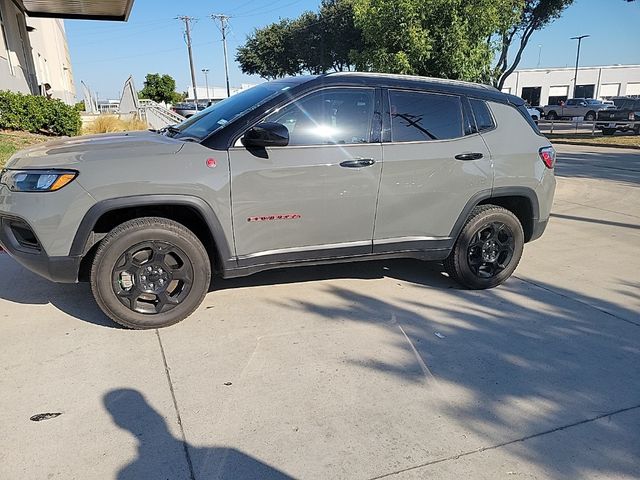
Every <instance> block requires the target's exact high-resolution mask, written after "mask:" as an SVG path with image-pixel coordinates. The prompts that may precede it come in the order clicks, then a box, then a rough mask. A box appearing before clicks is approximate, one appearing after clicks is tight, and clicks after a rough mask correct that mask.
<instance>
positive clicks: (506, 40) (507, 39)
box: [492, 0, 574, 89]
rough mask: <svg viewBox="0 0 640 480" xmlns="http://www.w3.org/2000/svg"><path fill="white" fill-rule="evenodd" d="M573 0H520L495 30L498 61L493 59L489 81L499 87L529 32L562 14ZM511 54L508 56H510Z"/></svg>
mask: <svg viewBox="0 0 640 480" xmlns="http://www.w3.org/2000/svg"><path fill="white" fill-rule="evenodd" d="M573 1H574V0H523V1H522V5H521V6H520V7H519V8H517V9H516V10H515V11H514V13H515V19H514V21H511V22H505V23H504V24H503V25H502V27H501V28H500V29H499V30H498V31H497V32H496V38H497V40H496V43H497V46H496V49H497V51H498V54H499V56H498V61H497V62H496V65H495V68H494V71H493V74H492V77H493V78H492V79H493V84H494V85H495V86H496V87H497V88H498V89H502V87H503V86H504V83H505V81H506V79H507V77H508V76H509V75H511V74H512V73H513V71H514V70H515V69H516V68H517V67H518V65H519V64H520V60H521V59H522V53H523V52H524V50H525V48H527V45H528V44H529V39H530V38H531V35H532V34H533V33H534V32H536V31H538V30H540V29H542V28H544V27H545V26H546V25H548V24H549V23H551V22H553V21H554V20H555V19H557V18H559V17H560V15H562V12H564V10H565V9H566V8H567V7H569V6H570V5H571V4H572V3H573ZM514 44H515V55H512V54H511V50H512V49H511V47H512V46H513V45H514ZM510 58H512V60H510Z"/></svg>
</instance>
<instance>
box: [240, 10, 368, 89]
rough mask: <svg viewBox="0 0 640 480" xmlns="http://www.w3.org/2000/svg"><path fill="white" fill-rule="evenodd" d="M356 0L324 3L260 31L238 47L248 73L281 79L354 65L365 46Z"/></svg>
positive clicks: (344, 68) (348, 67) (243, 66)
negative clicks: (357, 21)
mask: <svg viewBox="0 0 640 480" xmlns="http://www.w3.org/2000/svg"><path fill="white" fill-rule="evenodd" d="M353 4H354V1H353V0H324V1H323V2H322V3H321V5H320V9H319V11H318V12H317V13H316V12H305V13H303V14H302V15H301V16H300V17H298V18H297V19H294V20H290V19H283V20H280V21H279V22H277V23H273V24H271V25H268V26H266V27H264V28H260V29H256V30H255V31H254V32H253V34H252V35H250V36H249V37H248V38H247V41H246V42H245V44H244V45H242V46H241V47H239V48H238V51H237V54H236V60H237V61H238V63H239V64H240V67H241V69H242V71H243V72H244V73H248V74H254V75H260V76H262V77H264V78H279V77H284V76H287V75H296V74H300V73H304V72H309V73H313V74H320V73H324V72H327V71H329V70H335V71H341V70H347V69H350V68H352V67H353V66H354V62H353V58H354V52H356V51H358V50H359V49H360V48H361V45H362V36H361V33H360V30H359V29H358V28H356V26H355V24H354V15H353Z"/></svg>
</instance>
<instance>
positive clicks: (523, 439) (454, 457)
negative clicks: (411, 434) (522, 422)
mask: <svg viewBox="0 0 640 480" xmlns="http://www.w3.org/2000/svg"><path fill="white" fill-rule="evenodd" d="M637 409H640V405H634V406H632V407H627V408H621V409H619V410H615V411H613V412H608V413H603V414H601V415H598V416H596V417H591V418H586V419H584V420H580V421H578V422H574V423H569V424H567V425H562V426H560V427H556V428H552V429H550V430H545V431H544V432H538V433H534V434H532V435H527V436H525V437H521V438H517V439H515V440H509V441H508V442H503V443H498V444H496V445H490V446H488V447H481V448H478V449H476V450H470V451H468V452H463V453H459V454H458V455H452V456H450V457H445V458H438V459H436V460H432V461H430V462H425V463H421V464H420V465H415V466H413V467H407V468H403V469H400V470H396V471H394V472H390V473H385V474H383V475H379V476H377V477H371V478H370V479H369V480H379V479H381V478H389V477H392V476H394V475H399V474H401V473H405V472H410V471H412V470H417V469H419V468H424V467H428V466H430V465H435V464H438V463H444V462H449V461H451V460H458V459H459V458H462V457H468V456H470V455H475V454H476V453H482V452H486V451H489V450H497V449H498V448H502V447H506V446H509V445H513V444H514V443H520V442H526V441H527V440H531V439H533V438H538V437H542V436H545V435H549V434H551V433H556V432H560V431H562V430H567V429H569V428H573V427H578V426H580V425H584V424H587V423H591V422H595V421H597V420H600V419H602V418H606V417H612V416H614V415H618V414H620V413H625V412H630V411H632V410H637Z"/></svg>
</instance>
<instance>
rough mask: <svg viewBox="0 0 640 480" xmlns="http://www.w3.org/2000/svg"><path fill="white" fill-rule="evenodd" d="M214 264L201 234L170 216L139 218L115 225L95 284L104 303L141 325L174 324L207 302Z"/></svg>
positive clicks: (100, 255)
mask: <svg viewBox="0 0 640 480" xmlns="http://www.w3.org/2000/svg"><path fill="white" fill-rule="evenodd" d="M210 281H211V264H210V262H209V257H208V255H207V252H206V250H205V249H204V247H203V245H202V243H201V242H200V240H198V238H197V237H196V236H195V235H194V234H193V233H192V232H191V231H190V230H189V229H187V228H186V227H185V226H183V225H181V224H179V223H177V222H174V221H172V220H168V219H165V218H155V217H147V218H139V219H135V220H131V221H128V222H126V223H123V224H122V225H120V226H118V227H116V228H114V229H113V230H112V231H111V232H110V233H109V234H108V235H107V236H106V237H105V238H104V240H102V242H101V243H100V246H99V247H98V250H97V251H96V255H95V259H94V261H93V266H92V269H91V290H92V291H93V295H94V297H95V299H96V302H97V303H98V306H99V307H100V309H101V310H102V311H103V312H104V313H105V314H106V315H107V316H108V317H109V318H111V319H112V320H114V321H115V322H117V323H119V324H121V325H124V326H125V327H129V328H135V329H149V328H161V327H166V326H169V325H173V324H174V323H177V322H179V321H181V320H184V319H185V318H187V317H188V316H189V315H191V314H192V313H193V312H194V311H195V310H196V308H198V306H199V305H200V303H202V300H203V299H204V296H205V295H206V293H207V291H208V288H209V283H210Z"/></svg>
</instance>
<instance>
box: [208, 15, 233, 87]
mask: <svg viewBox="0 0 640 480" xmlns="http://www.w3.org/2000/svg"><path fill="white" fill-rule="evenodd" d="M211 18H212V19H213V21H214V22H215V21H216V20H219V21H220V32H222V48H223V49H224V75H225V78H226V80H227V98H228V97H230V96H231V87H230V86H229V61H228V60H227V26H228V25H229V19H230V18H231V17H229V16H228V15H224V14H222V13H216V14H214V15H211Z"/></svg>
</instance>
